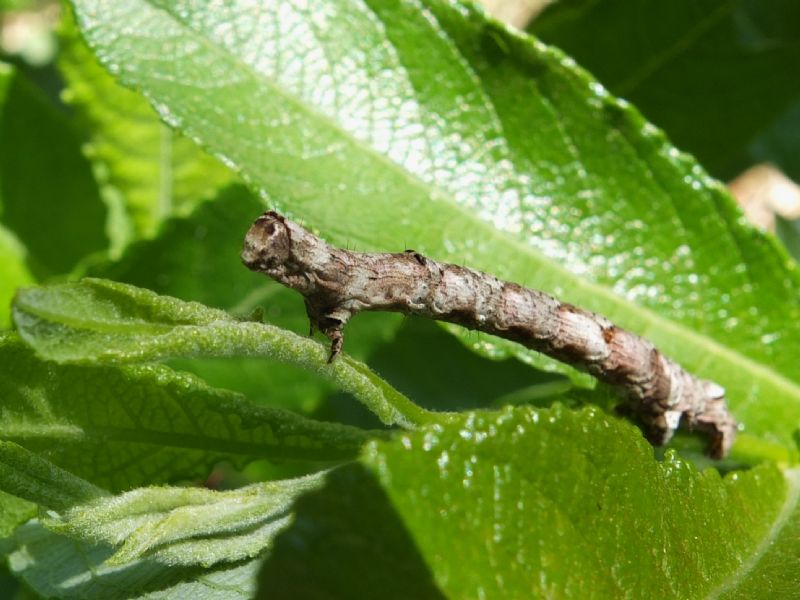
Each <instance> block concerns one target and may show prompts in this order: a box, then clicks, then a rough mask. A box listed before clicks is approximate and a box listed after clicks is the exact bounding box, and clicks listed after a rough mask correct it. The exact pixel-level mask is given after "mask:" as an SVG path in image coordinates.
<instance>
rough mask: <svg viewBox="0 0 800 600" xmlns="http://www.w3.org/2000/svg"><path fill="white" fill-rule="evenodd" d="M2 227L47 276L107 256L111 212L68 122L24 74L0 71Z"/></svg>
mask: <svg viewBox="0 0 800 600" xmlns="http://www.w3.org/2000/svg"><path fill="white" fill-rule="evenodd" d="M0 79H3V80H5V84H4V85H0V87H4V93H2V92H0V94H2V98H0V107H1V109H2V110H1V112H0V139H1V140H2V144H0V221H1V222H2V223H3V225H5V226H6V227H7V228H8V229H10V230H11V231H12V232H13V233H14V234H15V235H16V236H17V238H19V240H20V241H21V242H22V244H23V245H24V246H25V248H26V249H27V253H28V261H29V262H28V267H29V268H30V270H31V271H32V272H33V273H34V274H35V275H36V276H37V278H43V277H45V276H49V275H53V274H61V273H66V272H68V271H70V270H71V269H73V268H74V267H75V265H76V264H77V263H78V262H79V261H80V260H81V259H83V258H85V257H86V256H87V255H89V254H92V253H94V252H97V251H101V250H105V249H106V248H107V246H108V238H107V237H106V234H105V231H104V230H105V218H106V208H105V206H104V205H103V203H102V201H101V200H100V195H99V193H98V190H97V186H96V185H95V182H94V178H93V177H92V173H91V169H90V167H89V163H88V162H87V161H86V159H85V158H84V157H83V155H82V154H81V149H80V144H79V141H78V140H77V138H76V137H75V135H74V134H73V132H72V130H71V129H70V127H69V125H68V123H67V121H66V118H65V117H64V116H63V115H61V114H60V113H58V112H57V111H56V109H55V108H54V107H53V106H51V105H50V103H49V102H48V101H47V99H46V98H44V97H43V96H42V94H41V92H40V91H39V90H38V89H36V88H35V87H34V86H33V85H31V84H30V83H29V82H28V81H27V80H26V79H25V78H24V77H23V75H22V74H20V73H17V72H15V71H14V70H13V69H11V68H10V67H7V66H2V67H0Z"/></svg>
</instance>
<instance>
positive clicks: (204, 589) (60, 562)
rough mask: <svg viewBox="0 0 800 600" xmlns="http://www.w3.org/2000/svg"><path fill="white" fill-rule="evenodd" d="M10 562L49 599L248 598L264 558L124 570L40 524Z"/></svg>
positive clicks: (97, 548)
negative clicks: (210, 565) (205, 565)
mask: <svg viewBox="0 0 800 600" xmlns="http://www.w3.org/2000/svg"><path fill="white" fill-rule="evenodd" d="M13 541H14V543H15V548H14V550H13V552H12V553H11V554H10V556H9V559H8V564H9V568H10V569H11V571H12V572H13V573H14V574H15V575H17V576H18V577H19V578H21V579H22V580H23V581H25V582H26V583H27V584H28V585H29V586H30V587H31V588H33V589H34V590H35V591H36V592H37V593H39V594H41V595H43V596H45V597H54V598H81V599H89V598H91V599H97V600H107V599H108V598H130V599H132V600H133V599H135V598H142V599H147V600H183V599H185V598H192V600H248V599H249V598H252V597H253V593H254V592H255V587H256V574H257V573H258V569H259V567H260V565H261V562H262V561H261V560H260V559H254V560H250V561H245V562H242V563H239V564H236V565H227V564H223V565H219V566H217V567H215V568H213V569H200V568H186V567H183V568H181V567H172V566H167V565H163V564H160V563H158V562H157V561H155V560H153V559H147V560H141V561H136V562H134V563H131V564H129V565H125V566H123V567H120V566H110V565H108V564H106V560H107V559H108V558H110V557H111V556H112V555H113V553H114V550H113V549H111V548H110V547H108V546H102V545H90V544H86V543H83V542H79V541H77V540H73V539H71V538H69V537H66V536H62V535H57V534H55V533H52V532H51V531H49V530H47V529H45V528H44V527H43V526H42V525H41V524H40V523H37V522H35V521H34V522H31V523H27V524H26V525H24V526H23V527H20V528H19V529H17V531H16V532H15V535H14V540H13Z"/></svg>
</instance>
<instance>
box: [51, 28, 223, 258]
mask: <svg viewBox="0 0 800 600" xmlns="http://www.w3.org/2000/svg"><path fill="white" fill-rule="evenodd" d="M61 42H62V46H61V52H60V53H59V61H58V62H59V68H60V71H61V73H62V74H63V75H64V78H65V79H66V89H65V92H64V97H65V99H66V101H67V103H68V104H69V105H70V106H71V107H72V108H74V109H75V113H76V117H77V121H78V122H79V123H80V125H81V127H82V129H83V130H85V132H86V133H87V135H88V137H89V142H88V144H87V145H86V151H87V153H88V155H89V157H90V158H91V160H92V163H93V164H94V166H95V173H96V174H97V177H98V179H99V181H100V182H101V184H103V186H104V194H105V196H106V198H107V199H108V200H109V201H110V202H111V203H112V204H118V206H116V207H115V208H117V210H119V211H121V213H122V214H123V215H124V216H125V217H126V218H125V221H129V224H128V225H127V227H128V228H130V231H126V225H125V223H124V222H123V223H120V224H119V225H118V226H120V227H122V228H123V229H122V231H117V232H116V233H117V234H118V236H119V238H118V240H117V243H118V245H120V246H121V245H123V244H124V243H125V242H127V241H129V238H133V239H136V238H139V237H142V236H147V237H149V236H152V235H154V234H155V233H156V231H157V229H158V227H159V225H160V224H161V223H162V221H164V220H165V219H166V218H167V217H169V216H171V215H173V214H187V213H188V212H189V211H190V210H191V209H192V208H193V207H195V206H196V205H197V204H198V203H200V202H202V201H203V200H206V199H208V198H209V197H210V196H211V195H212V194H213V193H214V192H215V191H216V189H217V188H218V187H220V186H221V185H223V184H224V183H227V182H230V181H231V180H232V179H233V174H232V173H231V171H230V170H229V169H227V168H225V167H224V166H223V165H222V164H221V163H220V162H219V161H217V160H214V159H213V158H211V157H210V156H208V155H207V154H206V153H204V152H203V151H202V150H201V149H200V148H198V147H197V145H196V144H194V143H193V142H192V141H190V140H187V139H186V138H184V137H183V136H181V135H180V134H178V133H177V132H175V131H174V130H172V129H170V128H169V127H167V126H166V125H164V124H163V123H162V122H161V120H160V119H159V117H158V115H157V113H156V112H155V111H154V110H153V109H152V108H151V107H150V105H149V104H148V103H147V101H146V100H145V99H144V98H142V97H141V96H140V95H139V94H136V93H134V92H131V91H130V90H127V89H125V88H123V87H122V86H120V85H119V84H118V83H116V82H115V81H114V78H113V77H111V75H109V74H108V73H107V72H106V71H105V70H103V68H102V67H101V66H100V65H99V64H98V63H97V59H96V58H95V57H94V56H93V55H92V53H91V51H90V50H89V49H88V48H87V47H86V44H85V43H84V42H83V40H81V38H80V35H79V34H78V32H77V30H76V28H75V25H74V22H73V20H72V19H71V18H70V14H69V13H67V15H66V18H65V22H64V23H63V25H62V28H61Z"/></svg>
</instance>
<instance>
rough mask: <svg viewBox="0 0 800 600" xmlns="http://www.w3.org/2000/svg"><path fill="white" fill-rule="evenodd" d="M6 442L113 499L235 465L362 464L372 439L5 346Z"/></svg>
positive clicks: (161, 379)
mask: <svg viewBox="0 0 800 600" xmlns="http://www.w3.org/2000/svg"><path fill="white" fill-rule="evenodd" d="M0 365H2V371H0V398H2V402H0V439H4V440H10V441H14V442H17V443H19V444H22V445H24V446H25V447H26V448H28V449H29V450H32V451H36V452H39V453H42V455H44V456H47V457H48V458H49V460H51V461H53V462H54V463H56V464H57V465H59V466H61V467H63V468H65V469H68V470H69V471H70V472H72V473H74V474H76V475H78V476H80V477H84V478H86V479H88V480H90V481H92V482H94V483H96V484H98V485H102V486H103V487H105V488H107V489H110V490H114V491H116V490H124V489H129V488H130V487H132V486H137V485H144V484H148V483H149V484H152V483H159V482H169V481H176V480H187V479H201V478H205V477H206V476H207V475H208V473H209V471H210V469H211V467H212V466H213V465H214V464H215V463H217V462H219V461H221V460H228V461H230V462H232V463H233V464H235V465H239V466H242V465H243V464H244V463H245V462H246V461H252V460H257V459H261V458H268V459H271V460H298V459H299V460H312V461H321V462H327V463H330V462H336V461H342V460H347V459H351V458H353V457H354V456H355V455H356V454H357V453H358V450H359V449H360V448H361V446H362V445H363V444H364V443H365V442H366V441H367V440H368V439H370V436H371V435H381V434H379V433H377V432H366V431H362V430H359V429H356V428H353V427H347V426H344V425H339V424H337V423H325V422H319V421H312V420H309V419H306V418H304V417H301V416H299V415H296V414H294V413H290V412H287V411H284V410H280V409H275V408H270V407H266V406H257V405H254V404H253V403H251V402H248V401H247V400H246V399H245V398H243V397H242V396H241V395H239V394H236V393H233V392H228V391H226V390H218V389H214V388H211V387H209V386H208V385H206V384H204V383H203V382H202V381H199V380H198V379H196V378H194V377H191V376H189V375H186V374H183V373H176V372H174V371H172V370H170V369H169V368H167V367H165V366H161V365H145V366H139V365H136V366H127V367H84V366H73V365H56V364H53V363H47V362H43V361H41V360H40V359H38V358H36V357H35V356H34V355H33V353H32V351H31V350H30V348H27V347H26V346H25V345H24V344H22V342H21V341H19V340H18V339H15V337H14V336H11V335H6V336H0Z"/></svg>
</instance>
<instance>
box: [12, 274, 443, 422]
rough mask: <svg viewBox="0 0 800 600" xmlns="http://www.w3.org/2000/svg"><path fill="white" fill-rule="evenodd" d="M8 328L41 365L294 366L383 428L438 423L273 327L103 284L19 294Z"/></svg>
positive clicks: (357, 369)
mask: <svg viewBox="0 0 800 600" xmlns="http://www.w3.org/2000/svg"><path fill="white" fill-rule="evenodd" d="M14 321H15V324H16V326H17V328H18V329H19V332H20V335H21V336H22V338H23V339H24V340H25V341H26V342H27V343H28V344H30V345H31V346H32V347H33V348H34V349H35V350H36V351H37V353H39V354H40V355H41V356H42V357H44V358H47V359H49V360H54V361H57V362H62V363H70V362H71V363H79V364H90V365H98V364H103V363H117V364H119V363H131V362H141V361H152V360H162V359H165V358H170V357H175V356H184V357H193V356H201V357H202V356H205V357H228V356H254V357H264V358H272V359H274V360H276V361H279V362H284V363H289V364H293V365H296V366H299V367H302V368H303V369H306V370H307V371H309V372H311V373H314V374H316V375H317V376H319V377H322V378H324V379H327V380H329V381H331V382H332V383H333V384H334V385H336V386H337V387H339V388H340V389H341V390H343V391H345V392H348V393H350V394H352V395H353V396H354V397H355V398H356V399H358V400H359V401H361V402H362V403H363V404H364V405H365V406H366V407H367V408H368V409H369V410H371V411H372V412H373V413H375V415H377V416H378V418H379V419H380V420H381V421H382V422H383V423H385V424H387V425H391V424H399V425H403V426H407V427H408V426H412V425H414V424H416V423H424V422H428V421H432V420H437V419H438V417H437V416H436V415H435V414H434V413H430V412H428V411H425V410H423V409H421V408H419V407H418V406H416V405H415V404H413V403H412V402H411V401H410V400H409V399H408V398H406V397H405V396H403V395H402V394H400V393H399V392H397V391H396V390H394V389H393V388H392V387H391V386H390V385H388V384H387V383H386V382H385V381H383V380H382V379H381V378H380V377H378V376H377V375H376V374H375V373H373V372H372V371H371V370H370V369H369V367H367V366H366V365H364V364H363V363H361V362H359V361H357V360H355V359H353V358H350V357H349V356H343V357H342V358H341V359H337V360H336V361H335V362H334V363H333V364H328V363H327V360H326V359H327V355H328V348H327V347H325V346H323V345H322V344H320V343H319V342H316V341H314V340H311V339H308V338H305V337H301V336H299V335H297V334H295V333H292V332H289V331H286V330H283V329H280V328H278V327H275V326H274V325H267V324H263V323H256V322H252V321H241V320H237V319H234V318H233V317H231V316H230V315H229V314H228V313H226V312H224V311H221V310H218V309H214V308H209V307H206V306H203V305H202V304H198V303H196V302H183V301H181V300H178V299H177V298H170V297H167V296H159V295H157V294H155V293H154V292H151V291H149V290H143V289H140V288H136V287H133V286H130V285H125V284H121V283H115V282H112V281H106V280H102V279H84V280H82V281H81V282H80V283H68V284H60V285H52V286H48V287H42V288H29V289H23V290H20V292H19V293H18V294H17V298H16V300H15V303H14Z"/></svg>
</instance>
